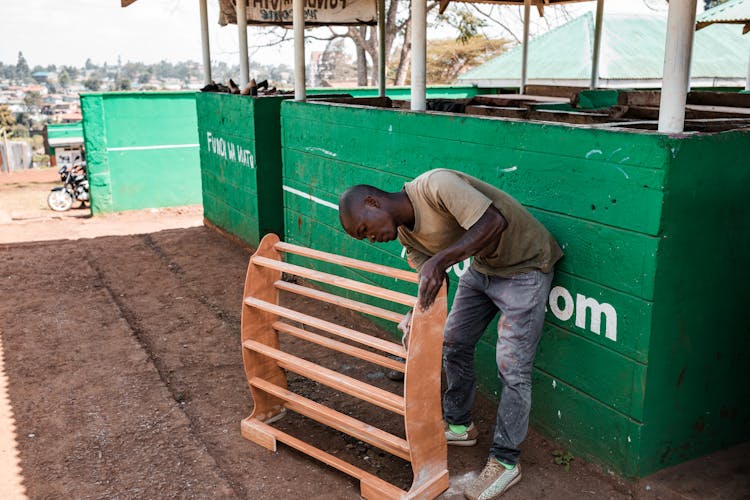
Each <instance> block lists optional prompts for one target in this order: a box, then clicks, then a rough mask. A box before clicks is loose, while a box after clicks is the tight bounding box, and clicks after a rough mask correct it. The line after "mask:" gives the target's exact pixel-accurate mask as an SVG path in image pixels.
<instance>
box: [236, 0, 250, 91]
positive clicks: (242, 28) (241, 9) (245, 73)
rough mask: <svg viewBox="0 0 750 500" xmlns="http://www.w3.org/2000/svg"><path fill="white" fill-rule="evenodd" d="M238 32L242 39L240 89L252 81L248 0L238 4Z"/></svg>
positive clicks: (242, 0) (241, 0)
mask: <svg viewBox="0 0 750 500" xmlns="http://www.w3.org/2000/svg"><path fill="white" fill-rule="evenodd" d="M237 32H238V34H239V38H240V88H241V89H244V88H245V87H247V82H249V81H250V59H249V57H248V55H247V0H239V1H238V2H237Z"/></svg>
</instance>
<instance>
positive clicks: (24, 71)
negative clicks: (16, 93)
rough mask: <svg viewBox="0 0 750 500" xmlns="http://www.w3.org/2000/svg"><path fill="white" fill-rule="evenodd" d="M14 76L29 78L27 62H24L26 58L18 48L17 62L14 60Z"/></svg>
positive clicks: (21, 78)
mask: <svg viewBox="0 0 750 500" xmlns="http://www.w3.org/2000/svg"><path fill="white" fill-rule="evenodd" d="M16 78H18V79H19V80H24V81H25V80H28V79H29V78H31V70H30V69H29V63H27V62H26V58H25V57H23V52H21V51H20V50H19V51H18V62H16Z"/></svg>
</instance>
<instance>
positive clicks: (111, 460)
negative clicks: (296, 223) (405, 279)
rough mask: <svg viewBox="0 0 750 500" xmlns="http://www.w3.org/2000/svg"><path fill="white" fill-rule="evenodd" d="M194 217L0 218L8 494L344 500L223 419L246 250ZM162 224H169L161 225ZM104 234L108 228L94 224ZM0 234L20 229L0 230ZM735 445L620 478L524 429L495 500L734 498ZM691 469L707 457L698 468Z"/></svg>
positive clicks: (461, 468) (233, 416) (405, 477)
mask: <svg viewBox="0 0 750 500" xmlns="http://www.w3.org/2000/svg"><path fill="white" fill-rule="evenodd" d="M1 184H2V183H0V206H2V203H3V200H4V198H3V197H2V196H3V192H2V185H1ZM117 217H121V219H117ZM97 219H99V221H101V222H98V221H97ZM196 219H198V221H200V211H199V209H198V208H194V207H188V208H185V209H180V210H175V209H173V210H171V211H158V212H151V211H144V212H136V213H130V214H124V215H119V216H107V217H106V218H101V219H100V218H98V217H97V218H93V219H79V218H75V217H72V218H71V217H68V218H62V219H55V220H57V222H58V223H59V225H60V227H56V226H54V225H50V224H49V221H48V219H45V218H40V220H33V221H29V220H24V219H11V221H10V222H6V223H2V222H0V236H1V237H3V238H7V239H6V240H3V241H5V242H6V243H5V244H0V347H1V348H2V351H3V353H4V356H3V358H2V359H3V360H4V370H3V371H2V377H4V378H5V381H6V382H5V383H6V384H7V387H6V390H7V399H6V400H5V408H6V412H5V414H4V413H3V390H2V389H3V383H2V377H0V429H2V430H3V431H4V433H3V432H0V461H2V462H0V467H1V468H2V470H3V472H6V473H8V475H9V477H10V479H11V480H13V478H16V479H18V481H17V482H19V483H22V484H21V488H16V490H15V491H16V494H22V493H23V492H22V491H20V490H21V489H25V493H26V494H27V495H28V497H30V498H113V497H117V498H248V499H261V500H262V499H286V498H309V499H316V498H317V499H337V498H340V499H349V498H352V499H356V498H358V497H359V495H358V493H359V488H358V484H357V483H356V482H355V481H353V480H352V479H350V478H349V477H348V476H345V475H343V474H340V473H338V472H336V471H335V470H332V469H330V468H328V467H326V466H324V465H322V464H320V463H318V462H316V461H314V460H312V459H310V458H308V457H307V456H304V455H301V454H299V453H297V452H295V451H293V450H291V449H289V448H286V447H284V446H280V447H279V450H278V451H277V452H276V453H272V452H269V451H266V450H265V449H262V448H260V447H258V446H256V445H254V444H253V443H250V442H248V441H246V440H244V439H242V438H241V437H240V435H239V422H240V420H241V419H242V418H244V417H246V416H247V415H248V414H249V413H250V410H251V408H252V401H251V399H250V396H249V391H248V388H247V384H246V382H245V378H244V372H243V368H242V361H241V356H240V347H239V318H240V307H239V305H240V301H241V293H242V285H243V280H244V274H245V269H246V266H247V259H248V257H249V254H248V250H247V249H245V248H242V247H240V246H237V245H235V244H234V243H232V242H230V241H228V240H226V239H224V238H222V237H221V236H219V235H218V234H216V233H215V232H213V231H211V230H209V229H207V228H204V227H202V226H198V227H193V226H195V225H196V222H195V220H196ZM87 220H92V221H94V226H95V227H96V228H97V231H100V233H97V234H99V236H98V237H93V238H91V237H92V236H96V235H97V234H94V233H90V232H89V233H86V234H87V237H88V238H90V239H77V240H76V239H73V240H64V241H63V240H59V238H61V236H59V234H60V233H59V231H61V228H63V229H64V231H65V232H66V234H72V233H74V232H75V231H79V230H80V231H89V229H85V228H83V222H85V221H87ZM118 220H119V221H123V220H127V223H125V224H118V223H117V221H118ZM45 221H46V222H45ZM112 221H114V222H112ZM198 223H199V222H198ZM160 224H161V226H159V225H160ZM170 224H171V225H172V227H176V228H175V229H166V230H159V229H165V227H169V225H170ZM20 226H24V227H25V228H26V229H28V231H27V232H23V231H21V230H19V229H18V228H19V227H20ZM30 226H31V227H30ZM154 227H156V229H154ZM32 229H33V230H32ZM107 231H110V233H109V234H112V233H114V234H115V235H112V236H103V235H102V234H107ZM13 238H18V239H17V240H15V241H16V242H14V243H10V242H9V240H11V241H12V240H13ZM49 240H58V241H49ZM284 300H286V301H292V300H294V299H292V298H289V297H285V298H284ZM294 307H295V308H298V309H300V310H302V311H303V312H306V313H308V314H312V315H318V316H321V315H325V316H326V317H333V318H334V321H337V322H340V323H342V324H351V325H354V324H356V325H357V328H362V329H365V330H366V331H368V332H371V333H375V334H380V335H383V333H382V332H379V331H378V330H377V329H376V328H375V327H374V326H372V325H370V324H368V323H367V322H366V321H363V320H362V318H361V317H357V316H355V315H353V314H351V313H349V312H347V311H341V310H338V309H336V308H334V307H332V306H320V305H319V304H315V303H311V302H310V301H303V300H299V299H297V300H294ZM297 342H299V341H297ZM287 349H288V350H290V351H292V352H295V353H297V354H299V355H302V356H303V357H306V358H308V359H312V360H314V361H316V362H319V363H321V364H323V365H326V366H329V367H334V368H336V369H337V370H339V371H342V372H344V373H346V374H348V375H351V376H354V377H357V378H360V379H363V380H367V381H368V382H371V383H374V384H377V385H379V386H381V387H383V388H386V389H389V390H394V391H398V390H399V386H398V384H397V383H394V382H391V381H389V380H388V379H386V378H385V377H384V373H383V372H382V371H381V370H378V369H376V368H374V367H373V365H368V364H366V363H355V362H353V361H352V360H351V359H350V358H345V357H343V356H331V355H330V354H329V353H328V352H326V351H322V350H317V349H310V348H305V349H303V348H302V346H301V345H299V344H298V343H295V342H289V343H288V345H287ZM290 387H292V389H293V390H294V391H296V392H299V393H302V394H304V395H306V396H308V397H312V398H314V399H317V400H319V401H324V402H326V403H330V404H332V405H335V406H337V407H338V408H339V409H342V408H343V409H344V411H346V412H347V413H349V414H352V415H353V416H355V417H358V418H361V419H363V420H365V421H367V422H370V423H372V424H374V425H377V426H379V427H381V428H384V429H386V430H389V431H391V432H395V433H398V432H401V431H402V430H401V429H399V427H398V425H397V424H396V423H395V422H394V419H392V418H390V415H389V414H388V413H386V412H385V411H382V410H377V409H375V408H373V407H371V406H369V405H366V404H364V403H358V402H354V401H352V400H350V399H348V398H347V397H342V396H340V395H336V394H333V393H331V392H329V391H327V390H325V389H324V388H322V387H320V386H318V385H317V384H314V383H310V382H309V381H306V380H304V379H301V378H299V377H295V376H291V375H290ZM476 420H477V423H478V425H479V427H480V429H481V434H480V441H479V444H478V446H477V447H474V448H464V449H451V450H449V467H450V472H451V482H452V487H451V489H450V490H449V491H448V492H447V493H446V494H445V495H444V496H443V498H446V499H454V498H460V497H461V496H460V491H461V487H462V485H463V484H465V483H466V481H468V480H469V479H470V478H471V477H472V475H473V473H474V471H476V470H477V469H479V468H481V466H482V465H483V462H484V459H485V456H486V450H487V449H488V446H489V439H490V433H491V427H492V423H493V420H494V407H493V405H492V404H491V403H489V402H488V401H486V400H481V401H479V406H478V409H477V412H476ZM278 425H279V426H281V427H283V428H284V429H285V430H287V431H288V432H290V433H292V434H295V435H297V436H299V437H302V438H303V439H305V440H310V441H312V442H314V443H318V444H320V445H321V447H324V448H325V449H327V450H328V451H330V452H331V453H334V454H336V455H337V456H340V457H342V458H344V459H347V460H352V461H355V462H356V463H357V464H359V465H361V466H362V467H365V468H368V469H369V470H370V471H372V472H374V473H377V474H378V475H380V476H381V477H383V478H385V479H387V480H389V481H393V482H396V483H397V484H399V485H400V486H402V487H405V486H407V485H408V483H409V481H410V478H411V476H410V470H409V468H408V466H407V465H406V464H405V463H404V462H402V461H400V460H398V459H394V458H392V457H390V456H387V455H385V454H383V453H380V452H379V451H378V450H377V449H373V448H371V447H370V446H368V445H365V444H363V443H361V442H358V441H357V440H354V439H350V438H348V437H345V436H342V435H340V434H338V433H335V432H329V431H327V430H326V429H324V428H323V427H322V426H319V425H317V424H315V423H313V422H311V421H309V420H306V419H304V418H302V417H298V416H294V415H289V416H288V417H286V418H285V419H284V420H282V421H281V422H280V423H279V424H278ZM13 426H15V427H13ZM14 429H15V430H14ZM9 440H10V442H9ZM749 448H750V447H748V446H744V447H736V448H735V449H734V450H730V451H729V452H723V454H717V455H716V456H714V457H708V458H707V459H703V462H700V461H699V462H694V463H692V464H688V466H686V467H682V468H680V469H673V470H669V471H665V473H663V474H662V475H661V476H660V477H659V478H647V480H644V481H643V482H641V483H639V484H635V485H633V484H629V483H625V482H623V481H619V480H616V479H614V478H613V477H612V476H610V475H608V474H606V473H602V472H600V471H599V470H598V469H597V468H596V467H594V466H593V465H590V464H587V463H585V461H583V460H581V459H580V458H576V460H574V461H573V463H572V465H571V469H570V472H565V470H564V469H563V468H562V467H560V466H557V465H555V464H554V463H553V461H552V459H553V457H552V451H553V450H554V449H555V447H554V446H553V445H552V444H550V443H547V442H546V441H545V440H544V439H543V438H541V437H540V436H539V435H537V434H535V433H533V432H532V433H531V434H530V436H529V438H528V439H527V441H526V443H525V445H524V456H523V466H524V476H525V478H524V480H523V482H522V483H521V484H519V486H517V487H516V488H514V489H513V490H511V492H510V493H509V494H508V495H507V498H509V499H528V498H563V499H566V498H570V499H578V498H592V499H599V498H615V499H617V498H633V497H639V498H743V496H745V495H750V485H748V480H747V477H748V474H745V473H746V472H749V471H750V470H749V469H748V468H747V460H746V459H745V460H743V457H746V456H747V455H748V452H749V451H750V450H749ZM15 453H17V454H18V459H19V460H18V461H19V467H18V470H17V471H15V472H17V474H15V475H14V474H13V473H14V471H13V470H12V468H9V469H7V470H6V468H5V464H11V465H12V462H13V460H12V459H13V455H14V454H15ZM706 460H708V462H706ZM712 460H713V461H712ZM691 467H692V469H691ZM706 467H710V468H711V470H712V471H713V472H712V474H713V476H712V477H711V478H708V479H706V478H705V475H704V474H703V472H702V471H705V469H706ZM4 478H5V476H3V475H2V473H0V483H2V484H0V496H1V497H2V498H12V496H10V495H9V494H6V492H5V491H4V490H3V487H4V486H6V483H5V481H4ZM696 478H697V479H696ZM7 484H10V483H7ZM727 485H729V486H727ZM11 486H12V485H11Z"/></svg>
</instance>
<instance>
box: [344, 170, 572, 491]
mask: <svg viewBox="0 0 750 500" xmlns="http://www.w3.org/2000/svg"><path fill="white" fill-rule="evenodd" d="M339 216H340V219H341V225H342V226H343V228H344V230H345V231H346V232H347V233H348V234H349V235H350V236H353V237H354V238H357V239H364V238H367V239H369V240H370V241H373V242H375V241H378V242H384V241H392V240H394V239H396V238H398V240H399V241H400V242H401V244H402V245H403V246H404V247H405V248H406V254H407V258H408V260H409V263H410V264H411V265H412V267H414V268H416V269H417V270H418V271H419V293H418V307H421V308H423V309H426V308H429V307H430V306H431V305H432V303H433V302H434V300H435V296H436V295H437V292H438V290H439V289H440V286H441V285H442V282H443V279H444V277H445V272H446V269H448V268H449V267H450V266H452V265H453V264H456V263H457V262H461V261H463V260H465V259H467V258H469V257H472V258H473V261H472V264H471V267H470V268H469V269H468V270H467V271H466V272H465V273H464V274H463V275H462V276H461V278H460V280H459V283H458V290H457V292H456V297H455V299H454V301H453V306H452V308H451V312H450V314H449V315H448V319H447V322H446V325H445V332H444V338H443V364H444V367H445V373H446V378H447V388H446V391H445V394H444V395H443V418H444V419H445V436H446V439H447V441H448V444H449V445H457V446H471V445H474V444H476V440H477V434H478V431H477V430H476V428H475V427H474V424H473V423H472V420H471V409H472V406H473V404H474V398H475V396H476V385H475V375H474V348H475V347H476V344H477V342H478V341H479V339H480V338H481V336H482V333H483V332H484V330H485V329H486V328H487V325H488V324H489V323H490V321H492V319H493V318H494V317H495V315H496V314H497V312H498V310H499V311H500V312H501V316H500V321H499V323H498V340H497V347H496V358H497V366H498V373H499V377H500V380H501V381H502V383H503V390H502V394H501V399H500V404H499V406H498V411H497V422H496V425H495V432H494V438H493V444H492V448H491V450H490V457H489V459H488V461H487V465H486V466H485V468H484V470H483V471H482V472H481V474H480V475H479V477H478V478H477V479H475V480H474V482H473V483H472V484H471V485H470V486H469V488H468V489H467V490H466V492H465V495H466V497H467V498H469V499H473V500H477V499H481V500H487V499H490V498H496V497H499V496H500V495H502V494H503V493H504V492H505V491H507V490H508V489H509V488H510V487H511V486H513V485H514V484H516V483H517V482H518V481H519V480H520V479H521V469H520V466H519V465H518V462H519V457H520V449H519V446H520V444H521V442H522V441H523V439H524V438H525V437H526V433H527V431H528V423H529V410H530V408H531V369H532V365H533V362H534V356H535V354H536V347H537V344H538V342H539V337H540V335H541V331H542V323H543V322H544V310H545V303H546V299H547V297H548V295H549V290H550V284H551V282H552V274H553V267H554V265H555V263H556V262H557V261H558V260H559V259H560V258H561V257H562V251H561V250H560V247H559V246H558V245H557V242H556V241H555V239H554V238H553V237H552V236H551V235H550V234H549V232H548V231H547V230H546V229H545V228H544V226H542V224H541V223H539V221H537V220H536V219H535V218H534V217H533V216H532V215H531V214H530V213H529V212H528V211H527V210H526V209H525V208H524V207H523V206H521V204H520V203H519V202H518V201H516V200H515V199H513V198H512V197H510V196H509V195H508V194H506V193H504V192H503V191H501V190H499V189H497V188H495V187H494V186H491V185H489V184H487V183H485V182H482V181H480V180H479V179H476V178H474V177H472V176H470V175H467V174H464V173H461V172H456V171H453V170H447V169H436V170H431V171H429V172H426V173H424V174H422V175H420V176H419V177H417V178H416V179H414V180H413V181H412V182H407V183H406V184H404V189H403V190H402V191H400V192H396V193H388V192H385V191H381V190H380V189H378V188H375V187H373V186H367V185H358V186H354V187H351V188H349V189H348V190H347V191H346V192H344V193H343V194H342V195H341V198H340V199H339Z"/></svg>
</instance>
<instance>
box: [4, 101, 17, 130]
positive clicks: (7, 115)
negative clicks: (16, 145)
mask: <svg viewBox="0 0 750 500" xmlns="http://www.w3.org/2000/svg"><path fill="white" fill-rule="evenodd" d="M15 124H16V118H15V117H14V116H13V113H12V112H11V110H10V108H9V107H8V106H7V105H6V104H0V128H5V129H10V127H12V126H13V125H15Z"/></svg>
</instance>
